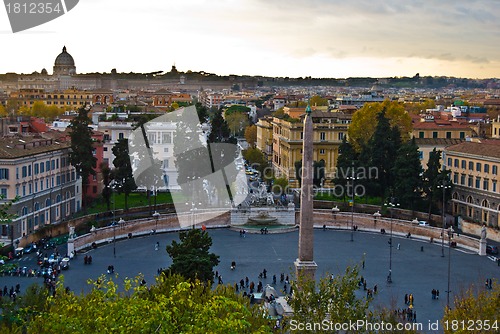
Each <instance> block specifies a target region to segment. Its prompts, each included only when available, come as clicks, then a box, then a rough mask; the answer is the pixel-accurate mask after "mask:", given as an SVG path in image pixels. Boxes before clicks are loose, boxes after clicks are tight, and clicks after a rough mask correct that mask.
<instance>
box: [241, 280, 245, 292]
mask: <svg viewBox="0 0 500 334" xmlns="http://www.w3.org/2000/svg"><path fill="white" fill-rule="evenodd" d="M240 287H241V290H243V289H244V288H245V281H244V280H243V278H242V279H241V280H240Z"/></svg>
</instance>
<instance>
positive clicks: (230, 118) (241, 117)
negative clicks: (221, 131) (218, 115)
mask: <svg viewBox="0 0 500 334" xmlns="http://www.w3.org/2000/svg"><path fill="white" fill-rule="evenodd" d="M226 122H227V125H228V127H229V129H230V130H231V132H232V133H233V136H234V137H236V136H240V135H241V133H242V131H243V129H244V128H246V127H247V126H248V124H249V122H248V115H247V114H244V113H241V112H235V113H232V114H229V115H227V114H226Z"/></svg>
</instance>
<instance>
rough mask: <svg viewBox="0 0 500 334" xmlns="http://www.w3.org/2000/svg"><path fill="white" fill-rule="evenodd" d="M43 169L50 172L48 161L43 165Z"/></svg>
mask: <svg viewBox="0 0 500 334" xmlns="http://www.w3.org/2000/svg"><path fill="white" fill-rule="evenodd" d="M45 169H46V170H47V172H48V171H49V170H50V161H47V162H46V163H45Z"/></svg>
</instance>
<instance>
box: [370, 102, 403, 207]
mask: <svg viewBox="0 0 500 334" xmlns="http://www.w3.org/2000/svg"><path fill="white" fill-rule="evenodd" d="M400 145H401V142H400V135H399V129H398V128H397V127H395V126H394V127H392V128H391V125H390V123H389V120H388V119H387V118H386V117H385V110H382V112H380V113H378V114H377V125H376V127H375V131H374V133H373V136H372V138H371V139H370V141H369V143H368V145H367V146H366V148H365V149H366V150H367V153H365V155H366V157H367V158H368V161H369V166H370V167H372V168H373V167H374V168H376V169H377V171H378V178H376V179H375V178H373V179H370V180H367V181H368V183H369V184H370V187H368V189H367V191H368V192H369V193H371V195H373V196H381V197H387V195H388V191H389V190H390V189H391V188H392V186H393V184H394V175H393V166H394V161H395V160H396V156H397V151H398V149H399V147H400Z"/></svg>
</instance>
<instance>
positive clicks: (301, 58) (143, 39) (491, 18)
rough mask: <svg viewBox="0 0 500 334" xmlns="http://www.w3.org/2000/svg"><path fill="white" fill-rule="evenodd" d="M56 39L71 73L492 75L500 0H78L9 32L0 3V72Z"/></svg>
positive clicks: (23, 69) (38, 63)
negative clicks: (65, 52)
mask: <svg viewBox="0 0 500 334" xmlns="http://www.w3.org/2000/svg"><path fill="white" fill-rule="evenodd" d="M36 1H40V0H36ZM64 45H65V46H66V47H67V50H68V52H69V53H70V54H71V55H72V56H73V58H74V59H75V63H76V70H77V72H78V73H89V72H110V71H111V69H113V68H116V70H117V71H118V72H126V73H128V72H153V71H160V70H162V71H168V70H170V68H171V66H172V65H173V64H175V65H176V67H177V69H178V70H179V71H188V70H191V71H205V72H209V73H215V74H220V75H227V74H238V75H264V76H281V77H305V76H312V77H327V78H344V77H360V76H363V77H364V76H368V77H393V76H414V75H415V74H416V73H419V74H420V75H421V76H424V75H436V76H455V77H468V78H493V77H495V78H499V77H500V1H498V0H351V1H350V0H179V1H172V0H141V1H137V0H136V1H132V0H80V2H79V3H78V5H77V6H76V7H75V8H73V9H72V10H71V11H69V12H67V13H66V14H65V15H63V16H61V17H59V18H56V19H55V20H53V21H50V22H47V23H45V24H43V25H40V26H37V27H34V28H31V29H29V30H26V31H23V32H18V33H12V31H11V28H10V25H9V20H8V17H7V13H6V10H3V9H0V50H1V51H0V73H6V72H17V73H31V72H33V71H38V72H40V71H41V69H42V68H46V69H47V71H48V72H49V73H52V66H53V64H54V59H55V57H56V56H57V55H58V54H59V53H60V52H61V49H62V47H63V46H64Z"/></svg>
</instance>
